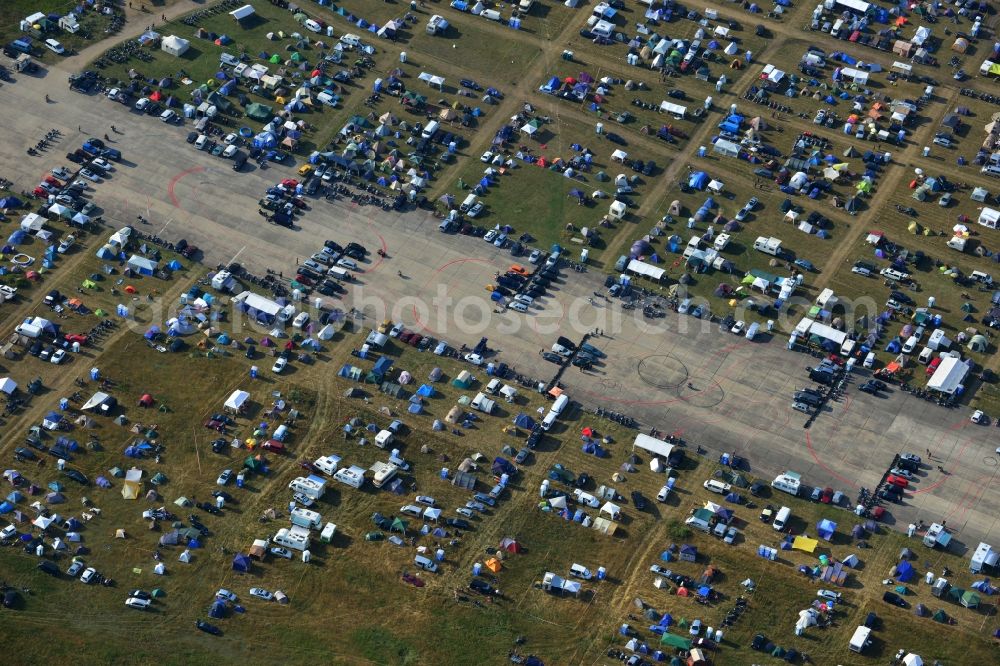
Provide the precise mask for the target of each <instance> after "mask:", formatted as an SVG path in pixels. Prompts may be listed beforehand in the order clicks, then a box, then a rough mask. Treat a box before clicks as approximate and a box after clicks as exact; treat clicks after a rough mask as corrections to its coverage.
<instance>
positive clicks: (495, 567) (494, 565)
mask: <svg viewBox="0 0 1000 666" xmlns="http://www.w3.org/2000/svg"><path fill="white" fill-rule="evenodd" d="M486 568H487V569H489V570H490V571H492V572H493V573H499V572H500V569H502V568H503V565H502V564H500V560H498V559H497V558H495V557H491V558H490V559H488V560H486Z"/></svg>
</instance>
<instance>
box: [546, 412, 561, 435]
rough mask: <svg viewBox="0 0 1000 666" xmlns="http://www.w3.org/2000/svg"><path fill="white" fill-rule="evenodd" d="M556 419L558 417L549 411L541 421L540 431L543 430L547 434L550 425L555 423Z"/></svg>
mask: <svg viewBox="0 0 1000 666" xmlns="http://www.w3.org/2000/svg"><path fill="white" fill-rule="evenodd" d="M558 418H559V415H558V414H556V413H555V412H553V411H552V410H551V409H550V410H549V413H548V414H546V415H545V418H544V419H542V430H545V431H546V432H548V430H549V428H551V427H552V424H553V423H555V422H556V419H558Z"/></svg>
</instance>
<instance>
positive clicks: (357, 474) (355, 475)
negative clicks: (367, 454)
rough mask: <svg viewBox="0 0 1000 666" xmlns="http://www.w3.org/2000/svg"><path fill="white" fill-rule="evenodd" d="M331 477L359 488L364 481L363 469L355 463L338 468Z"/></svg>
mask: <svg viewBox="0 0 1000 666" xmlns="http://www.w3.org/2000/svg"><path fill="white" fill-rule="evenodd" d="M333 478H335V479H336V480H337V481H340V482H341V483H343V484H346V485H348V486H350V487H351V488H360V487H361V486H363V485H364V483H365V470H364V469H362V468H361V467H358V466H357V465H351V466H350V467H344V468H342V469H338V470H337V473H336V474H334V475H333Z"/></svg>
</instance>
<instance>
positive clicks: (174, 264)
mask: <svg viewBox="0 0 1000 666" xmlns="http://www.w3.org/2000/svg"><path fill="white" fill-rule="evenodd" d="M167 268H169V269H170V270H172V271H179V270H180V269H181V268H183V266H182V265H181V262H179V261H177V260H176V259H174V260H173V261H171V262H170V263H169V264H167Z"/></svg>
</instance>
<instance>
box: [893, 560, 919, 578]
mask: <svg viewBox="0 0 1000 666" xmlns="http://www.w3.org/2000/svg"><path fill="white" fill-rule="evenodd" d="M916 575H917V571H916V569H914V568H913V565H912V564H910V563H909V561H907V560H903V561H902V562H900V563H899V564H898V565H897V566H896V578H898V579H899V582H900V583H908V582H910V581H911V580H913V578H914V576H916Z"/></svg>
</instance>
